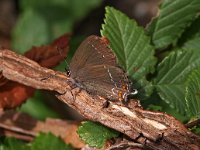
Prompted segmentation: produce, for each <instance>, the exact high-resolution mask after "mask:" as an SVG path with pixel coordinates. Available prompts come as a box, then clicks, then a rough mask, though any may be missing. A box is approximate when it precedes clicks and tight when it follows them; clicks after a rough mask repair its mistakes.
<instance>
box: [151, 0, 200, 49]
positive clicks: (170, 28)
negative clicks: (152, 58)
mask: <svg viewBox="0 0 200 150" xmlns="http://www.w3.org/2000/svg"><path fill="white" fill-rule="evenodd" d="M199 10H200V1H199V0H164V1H163V2H162V4H161V6H160V11H159V16H158V17H157V18H156V19H155V21H153V24H152V25H150V26H149V28H150V29H151V30H150V31H151V33H152V42H153V43H154V45H155V47H156V48H164V47H166V46H168V45H170V44H172V43H173V42H174V41H176V40H177V38H179V37H180V36H181V34H182V33H183V32H184V30H185V28H186V27H187V26H189V25H190V24H191V23H192V21H193V20H194V19H195V17H196V14H197V13H198V12H199ZM152 29H154V31H152Z"/></svg>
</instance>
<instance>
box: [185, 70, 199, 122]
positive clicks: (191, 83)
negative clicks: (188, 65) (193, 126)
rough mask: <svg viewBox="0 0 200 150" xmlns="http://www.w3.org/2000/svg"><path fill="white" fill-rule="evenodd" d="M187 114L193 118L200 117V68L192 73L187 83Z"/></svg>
mask: <svg viewBox="0 0 200 150" xmlns="http://www.w3.org/2000/svg"><path fill="white" fill-rule="evenodd" d="M186 104H187V114H188V116H190V117H191V118H195V117H196V118H199V117H200V68H198V69H196V70H194V71H192V73H191V74H190V75H189V77H188V79H187V83H186Z"/></svg>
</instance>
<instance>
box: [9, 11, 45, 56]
mask: <svg viewBox="0 0 200 150" xmlns="http://www.w3.org/2000/svg"><path fill="white" fill-rule="evenodd" d="M47 29H48V26H47V23H46V21H45V20H44V19H43V18H42V16H40V15H39V14H37V13H36V12H35V11H33V10H31V9H29V10H27V12H26V13H23V14H22V15H21V16H20V20H19V21H18V22H17V24H16V26H15V29H14V32H13V34H12V39H13V41H12V46H13V48H14V49H15V50H17V51H18V52H19V53H21V54H22V53H24V52H25V51H26V50H28V49H30V48H31V47H32V46H38V45H41V44H45V43H47V42H48V40H49V39H48V34H49V33H48V30H47Z"/></svg>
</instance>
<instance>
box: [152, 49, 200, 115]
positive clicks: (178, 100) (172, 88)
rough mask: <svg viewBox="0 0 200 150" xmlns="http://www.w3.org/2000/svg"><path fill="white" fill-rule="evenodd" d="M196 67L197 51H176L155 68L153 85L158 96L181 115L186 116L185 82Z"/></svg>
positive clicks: (198, 58) (198, 57) (199, 56)
mask: <svg viewBox="0 0 200 150" xmlns="http://www.w3.org/2000/svg"><path fill="white" fill-rule="evenodd" d="M197 66H200V53H199V51H198V50H190V51H187V50H178V51H176V52H172V53H171V54H170V55H169V56H167V57H166V58H165V59H164V60H163V61H162V62H161V63H160V64H159V65H158V68H157V71H158V74H157V77H156V79H155V80H154V85H155V87H156V89H157V91H158V94H159V95H160V97H161V98H162V100H164V101H165V102H166V103H168V104H169V105H170V107H171V108H175V109H176V111H178V112H179V113H181V114H182V115H185V114H186V101H185V81H186V79H187V77H188V75H189V73H190V72H191V71H192V70H193V69H194V68H196V67H197Z"/></svg>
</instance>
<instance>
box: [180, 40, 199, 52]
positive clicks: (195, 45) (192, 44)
mask: <svg viewBox="0 0 200 150" xmlns="http://www.w3.org/2000/svg"><path fill="white" fill-rule="evenodd" d="M182 48H183V49H186V50H191V49H197V50H199V51H200V36H199V37H195V38H193V39H191V40H188V41H187V42H185V43H184V45H183V47H182Z"/></svg>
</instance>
